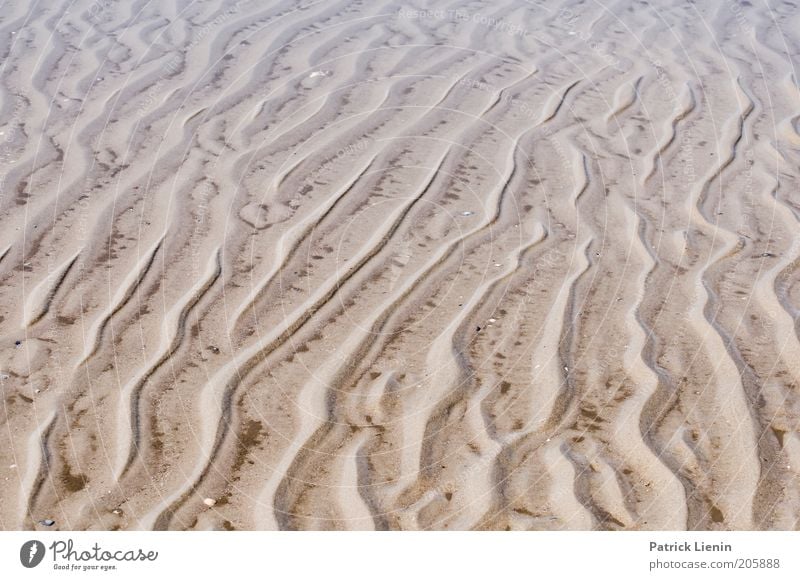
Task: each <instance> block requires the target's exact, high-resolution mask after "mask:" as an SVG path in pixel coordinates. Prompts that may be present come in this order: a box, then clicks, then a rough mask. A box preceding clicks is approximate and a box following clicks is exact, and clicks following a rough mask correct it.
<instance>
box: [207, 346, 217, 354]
mask: <svg viewBox="0 0 800 580" xmlns="http://www.w3.org/2000/svg"><path fill="white" fill-rule="evenodd" d="M208 349H209V350H210V351H211V352H213V353H214V354H219V349H218V348H217V347H216V346H209V347H208Z"/></svg>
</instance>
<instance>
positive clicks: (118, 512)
mask: <svg viewBox="0 0 800 580" xmlns="http://www.w3.org/2000/svg"><path fill="white" fill-rule="evenodd" d="M111 513H112V514H115V515H118V516H119V515H122V510H121V509H119V508H116V509H113V510H111Z"/></svg>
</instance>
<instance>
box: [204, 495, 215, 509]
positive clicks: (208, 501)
mask: <svg viewBox="0 0 800 580" xmlns="http://www.w3.org/2000/svg"><path fill="white" fill-rule="evenodd" d="M203 503H204V504H206V505H207V506H208V507H213V506H215V505H216V504H217V500H215V499H211V498H210V497H207V498H206V499H204V500H203Z"/></svg>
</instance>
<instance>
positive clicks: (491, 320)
mask: <svg viewBox="0 0 800 580" xmlns="http://www.w3.org/2000/svg"><path fill="white" fill-rule="evenodd" d="M489 322H497V319H496V318H490V319H489Z"/></svg>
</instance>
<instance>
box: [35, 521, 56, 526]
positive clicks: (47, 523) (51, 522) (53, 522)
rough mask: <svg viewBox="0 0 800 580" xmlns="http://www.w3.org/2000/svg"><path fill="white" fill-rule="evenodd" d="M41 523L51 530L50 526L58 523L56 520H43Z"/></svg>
mask: <svg viewBox="0 0 800 580" xmlns="http://www.w3.org/2000/svg"><path fill="white" fill-rule="evenodd" d="M39 523H40V524H42V525H43V526H47V527H48V528H49V527H50V526H52V525H54V524H55V523H56V522H55V520H42V521H40V522H39Z"/></svg>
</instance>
